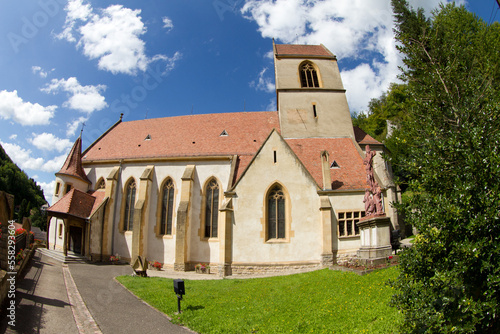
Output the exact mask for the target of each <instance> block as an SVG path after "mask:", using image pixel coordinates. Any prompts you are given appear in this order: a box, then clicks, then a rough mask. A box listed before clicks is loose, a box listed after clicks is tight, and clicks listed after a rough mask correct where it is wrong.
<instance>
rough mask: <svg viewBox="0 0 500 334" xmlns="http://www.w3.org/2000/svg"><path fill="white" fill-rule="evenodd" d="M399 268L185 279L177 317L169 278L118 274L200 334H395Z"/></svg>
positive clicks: (123, 282)
mask: <svg viewBox="0 0 500 334" xmlns="http://www.w3.org/2000/svg"><path fill="white" fill-rule="evenodd" d="M397 274H398V269H397V267H392V268H389V269H385V270H378V271H375V272H373V273H371V274H368V275H365V276H358V275H356V274H354V273H350V272H340V271H332V270H328V269H323V270H319V271H315V272H310V273H304V274H296V275H290V276H280V277H269V278H258V279H257V278H255V279H225V280H210V281H208V280H207V281H188V280H185V287H186V295H185V296H184V299H183V301H182V302H181V308H182V313H181V314H180V315H176V314H175V313H176V312H177V298H176V296H175V294H174V291H173V280H172V279H165V278H156V277H145V278H142V277H132V276H120V277H118V278H117V279H118V281H120V282H121V283H122V284H123V285H125V286H126V287H127V288H128V289H129V290H131V291H132V292H133V293H134V294H135V295H137V296H138V297H140V298H141V299H143V300H145V301H146V302H147V303H149V304H150V305H152V306H154V307H155V308H157V309H158V310H160V311H162V312H164V313H166V314H168V315H169V316H170V317H172V318H173V320H172V321H173V322H174V323H178V324H183V325H185V326H186V327H189V328H190V329H192V330H194V331H196V332H199V333H259V334H260V333H312V332H316V333H318V332H319V333H343V334H347V333H384V334H387V333H395V332H396V325H397V323H398V322H399V321H400V319H401V316H400V314H399V313H398V311H397V310H396V309H395V308H392V307H389V306H388V302H389V300H390V298H391V295H392V289H391V288H390V287H388V286H387V285H386V282H387V280H388V279H395V278H396V276H397Z"/></svg>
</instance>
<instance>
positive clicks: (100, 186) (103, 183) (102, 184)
mask: <svg viewBox="0 0 500 334" xmlns="http://www.w3.org/2000/svg"><path fill="white" fill-rule="evenodd" d="M96 189H106V181H104V179H103V178H102V177H101V178H100V179H99V181H97V186H96Z"/></svg>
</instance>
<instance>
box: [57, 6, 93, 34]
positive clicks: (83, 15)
mask: <svg viewBox="0 0 500 334" xmlns="http://www.w3.org/2000/svg"><path fill="white" fill-rule="evenodd" d="M65 10H66V13H67V14H66V21H65V23H64V30H63V32H62V33H60V34H58V35H56V37H57V38H58V39H65V40H67V41H69V42H76V38H75V37H74V36H73V30H74V28H75V25H76V23H77V21H82V22H86V21H87V19H88V17H89V16H90V15H91V14H92V8H91V6H90V4H88V3H85V4H84V3H83V0H69V1H68V4H67V5H66V7H65Z"/></svg>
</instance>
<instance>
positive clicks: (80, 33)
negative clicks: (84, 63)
mask: <svg viewBox="0 0 500 334" xmlns="http://www.w3.org/2000/svg"><path fill="white" fill-rule="evenodd" d="M65 10H66V13H67V16H66V22H65V24H64V29H63V32H61V33H60V34H58V35H56V37H57V38H59V39H65V40H67V41H69V42H73V43H76V42H77V47H81V48H82V51H83V54H84V55H86V56H87V57H88V58H90V59H97V60H98V67H99V69H101V70H105V71H109V72H111V73H113V74H117V73H124V74H129V75H136V74H137V72H138V71H142V72H144V71H146V69H147V67H148V65H149V63H150V62H152V61H155V60H158V59H162V57H165V56H163V55H157V56H153V57H151V58H149V57H148V56H147V55H146V47H145V42H144V41H143V40H142V39H141V36H142V35H144V34H145V33H146V30H147V29H146V27H145V26H144V23H143V22H142V18H141V16H140V14H141V10H140V9H136V10H132V9H130V8H126V7H123V6H122V5H111V6H109V7H107V8H105V9H99V10H97V11H94V10H93V8H92V7H91V5H90V4H89V3H87V2H84V1H83V0H70V1H69V2H68V5H67V6H66V7H65ZM163 24H164V28H167V29H172V28H173V24H172V21H171V20H170V19H168V18H167V17H164V18H163ZM169 59H171V58H169Z"/></svg>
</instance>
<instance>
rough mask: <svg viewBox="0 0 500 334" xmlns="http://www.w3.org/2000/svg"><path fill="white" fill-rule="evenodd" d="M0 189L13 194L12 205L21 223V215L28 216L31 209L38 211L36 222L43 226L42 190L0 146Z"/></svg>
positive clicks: (43, 201) (43, 199)
mask: <svg viewBox="0 0 500 334" xmlns="http://www.w3.org/2000/svg"><path fill="white" fill-rule="evenodd" d="M0 190H2V191H5V192H7V193H9V194H12V195H14V206H16V207H18V208H19V210H18V212H17V215H16V218H17V219H18V222H19V223H21V224H22V217H30V216H31V215H32V214H31V213H30V209H32V210H31V211H33V210H34V211H38V214H37V215H36V219H37V224H39V225H40V226H45V225H44V224H45V223H43V222H42V221H41V220H40V218H39V216H41V212H40V208H41V206H42V205H44V204H45V203H47V201H46V200H45V197H44V195H43V191H42V189H41V188H40V186H39V185H37V184H36V182H35V180H33V179H31V178H29V177H28V176H27V175H26V173H24V172H23V171H22V170H21V169H19V167H17V166H16V164H14V163H13V162H12V160H11V159H10V157H9V156H8V155H7V153H5V151H4V149H3V148H2V146H0Z"/></svg>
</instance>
